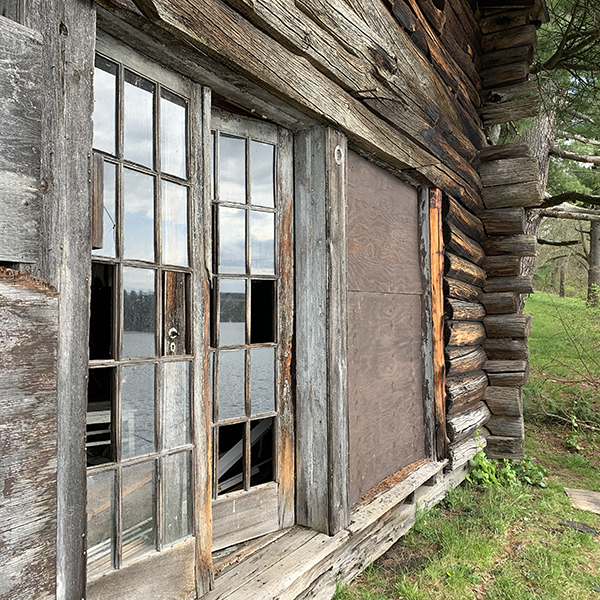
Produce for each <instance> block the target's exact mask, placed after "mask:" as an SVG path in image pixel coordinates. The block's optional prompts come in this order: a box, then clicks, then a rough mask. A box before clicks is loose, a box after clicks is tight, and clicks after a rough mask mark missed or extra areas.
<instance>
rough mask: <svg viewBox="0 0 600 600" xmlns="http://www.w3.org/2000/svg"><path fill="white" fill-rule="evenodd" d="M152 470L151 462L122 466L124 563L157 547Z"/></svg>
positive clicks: (153, 475)
mask: <svg viewBox="0 0 600 600" xmlns="http://www.w3.org/2000/svg"><path fill="white" fill-rule="evenodd" d="M154 471H155V468H154V461H152V462H144V463H141V464H138V465H132V466H130V467H123V474H122V496H121V506H122V528H123V531H122V536H123V545H122V550H123V562H125V563H126V562H128V561H130V560H132V559H134V558H135V557H137V556H140V555H142V554H145V553H146V552H148V550H154V549H155V547H156V542H155V539H156V526H155V518H154V495H155V491H154V480H155V474H154Z"/></svg>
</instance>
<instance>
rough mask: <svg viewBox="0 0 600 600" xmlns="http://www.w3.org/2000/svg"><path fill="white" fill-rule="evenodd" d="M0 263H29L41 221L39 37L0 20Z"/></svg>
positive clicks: (36, 247) (35, 249) (35, 253)
mask: <svg viewBox="0 0 600 600" xmlns="http://www.w3.org/2000/svg"><path fill="white" fill-rule="evenodd" d="M0 40H2V43H1V44H0V140H2V146H1V148H2V151H1V152H0V215H2V219H1V222H0V261H7V262H15V263H19V262H25V263H32V262H35V261H36V260H37V257H38V254H39V231H40V221H41V217H42V204H41V196H40V152H41V141H42V139H41V138H42V90H43V88H42V61H41V59H42V36H41V35H40V34H39V33H38V32H35V31H32V30H30V29H26V28H25V27H23V26H22V25H19V24H18V23H15V22H14V21H10V20H9V19H5V18H2V19H0Z"/></svg>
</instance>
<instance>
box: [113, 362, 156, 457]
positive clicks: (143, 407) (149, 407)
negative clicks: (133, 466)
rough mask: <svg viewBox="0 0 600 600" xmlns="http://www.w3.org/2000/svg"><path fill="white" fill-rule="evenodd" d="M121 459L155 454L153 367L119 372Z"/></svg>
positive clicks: (132, 368) (144, 366) (128, 368)
mask: <svg viewBox="0 0 600 600" xmlns="http://www.w3.org/2000/svg"><path fill="white" fill-rule="evenodd" d="M121 386H122V387H121V395H122V409H121V457H122V458H123V459H127V458H133V457H135V456H142V455H144V454H149V453H150V452H154V450H155V445H154V365H136V366H132V367H123V370H122V371H121Z"/></svg>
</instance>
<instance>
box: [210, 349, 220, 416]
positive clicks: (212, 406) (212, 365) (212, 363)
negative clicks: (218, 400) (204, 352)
mask: <svg viewBox="0 0 600 600" xmlns="http://www.w3.org/2000/svg"><path fill="white" fill-rule="evenodd" d="M208 369H209V371H208V372H209V378H208V385H209V397H210V420H211V423H215V422H216V421H218V417H217V415H215V402H214V394H213V390H214V387H215V385H214V377H215V353H214V352H209V354H208Z"/></svg>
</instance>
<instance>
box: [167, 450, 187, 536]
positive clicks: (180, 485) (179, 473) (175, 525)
mask: <svg viewBox="0 0 600 600" xmlns="http://www.w3.org/2000/svg"><path fill="white" fill-rule="evenodd" d="M190 464H191V453H190V452H181V453H179V454H172V455H170V456H165V458H164V461H163V467H164V469H163V472H164V481H165V484H164V486H165V487H164V509H163V515H164V516H163V519H164V522H163V543H164V544H165V545H169V544H173V543H174V542H176V541H177V540H180V539H182V538H185V537H187V536H188V535H190V534H191V532H192V502H191V498H190V484H191V480H190Z"/></svg>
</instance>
